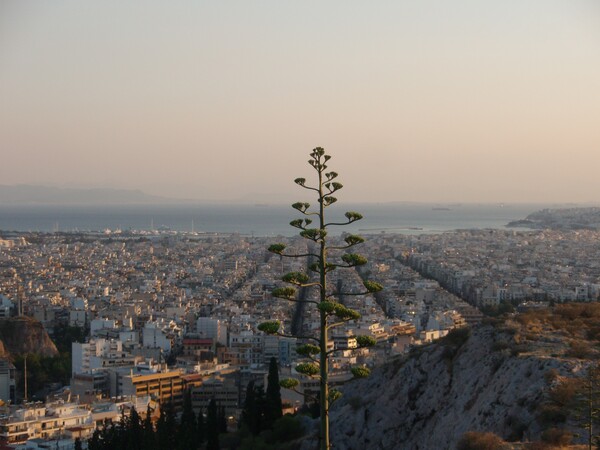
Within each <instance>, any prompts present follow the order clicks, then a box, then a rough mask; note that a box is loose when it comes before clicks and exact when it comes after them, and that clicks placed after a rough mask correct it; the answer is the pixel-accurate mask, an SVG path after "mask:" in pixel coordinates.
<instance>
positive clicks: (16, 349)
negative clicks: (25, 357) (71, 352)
mask: <svg viewBox="0 0 600 450" xmlns="http://www.w3.org/2000/svg"><path fill="white" fill-rule="evenodd" d="M0 350H4V353H5V354H6V353H8V354H11V355H16V354H20V353H37V354H40V355H42V356H56V355H58V350H57V349H56V345H54V342H52V339H50V336H48V333H47V332H46V330H45V329H44V327H43V325H42V324H41V323H40V322H39V321H37V320H34V319H32V318H30V317H25V316H20V317H11V318H10V319H4V320H0Z"/></svg>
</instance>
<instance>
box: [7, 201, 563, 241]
mask: <svg viewBox="0 0 600 450" xmlns="http://www.w3.org/2000/svg"><path fill="white" fill-rule="evenodd" d="M559 206H560V205H548V204H545V205H543V204H503V203H496V204H474V203H453V204H426V203H364V204H345V205H341V204H340V205H339V206H338V204H336V205H332V206H331V207H329V208H328V209H327V212H328V214H329V216H328V217H330V219H329V221H331V222H343V221H344V220H345V219H344V216H343V214H344V212H345V211H357V212H360V213H361V214H362V215H363V219H362V220H360V221H357V222H355V223H353V224H351V225H349V226H345V227H331V228H330V230H331V231H330V232H331V233H334V234H335V233H336V232H337V233H341V232H351V233H362V234H379V233H404V234H420V233H441V232H446V231H452V230H457V229H506V225H507V224H508V222H510V221H513V220H519V219H524V218H525V217H526V216H527V215H528V214H530V213H532V212H535V211H538V210H540V209H543V208H548V207H559ZM571 206H572V205H571ZM299 217H302V215H301V214H300V213H299V212H298V211H296V210H294V209H293V208H291V206H289V205H268V204H256V205H214V204H211V205H202V204H167V205H164V204H163V205H126V206H125V205H109V206H96V205H77V206H56V205H16V204H11V205H0V230H3V231H19V232H56V231H67V232H71V231H72V232H105V231H107V230H111V231H116V230H122V231H126V230H129V231H152V230H156V231H174V232H194V233H239V234H242V235H249V236H277V235H282V236H292V235H295V234H297V231H298V230H297V229H295V228H292V227H290V225H289V222H290V221H291V220H293V219H296V218H299Z"/></svg>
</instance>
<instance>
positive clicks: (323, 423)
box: [259, 147, 382, 450]
mask: <svg viewBox="0 0 600 450" xmlns="http://www.w3.org/2000/svg"><path fill="white" fill-rule="evenodd" d="M330 159H331V157H330V156H329V155H327V154H326V153H325V150H323V149H322V148H321V147H317V148H315V149H314V150H313V151H312V152H311V154H310V159H309V161H308V163H309V164H310V165H311V166H312V168H313V169H314V170H315V172H316V175H317V182H316V184H315V185H309V184H307V181H306V179H305V178H296V179H295V180H294V182H295V183H296V184H297V185H299V186H300V187H302V188H304V189H307V190H309V191H311V192H313V193H314V194H315V195H316V197H317V206H316V209H314V210H312V209H310V204H309V203H306V202H297V203H294V204H293V205H292V207H293V208H294V209H295V210H297V211H298V212H299V213H300V214H302V215H303V216H304V217H303V218H300V219H296V220H293V221H292V222H290V225H291V226H292V227H294V228H298V229H299V230H300V232H299V234H300V236H301V237H303V238H304V239H306V240H308V241H309V246H308V251H307V252H306V253H302V254H289V253H286V246H285V244H282V243H278V244H273V245H271V246H270V247H269V251H270V252H272V253H275V254H277V255H280V256H282V257H292V258H309V261H310V264H309V271H310V272H313V273H314V274H315V275H316V279H314V278H313V279H311V277H310V276H309V274H307V273H304V272H291V273H288V274H286V275H284V276H283V278H282V280H283V281H284V282H286V283H289V284H291V285H294V286H296V287H300V288H316V289H318V291H319V300H318V301H313V300H302V301H305V302H308V303H309V304H310V303H312V304H314V306H316V308H317V309H318V311H319V317H320V327H319V328H320V332H319V336H318V337H317V336H298V337H299V338H303V339H305V340H306V341H309V342H313V343H309V344H305V345H302V346H300V347H298V353H299V354H300V355H302V356H304V357H306V358H307V360H308V361H309V362H303V363H300V364H298V365H297V366H296V371H297V372H299V373H302V374H304V375H306V376H309V377H313V378H317V379H318V380H319V410H320V439H319V440H320V447H321V449H323V450H329V448H330V440H329V407H330V405H331V403H332V402H333V401H335V400H336V399H337V398H339V396H340V395H341V394H340V392H339V391H337V390H330V389H329V358H330V356H331V355H332V353H333V352H334V351H336V350H329V351H328V350H327V342H328V336H329V331H330V330H331V329H332V328H334V327H337V326H340V325H343V324H344V323H346V322H348V321H351V320H357V319H359V318H360V314H359V313H358V312H357V311H354V310H352V309H350V308H348V307H346V306H344V305H343V304H341V303H340V302H339V298H340V297H342V296H347V295H365V294H368V293H374V292H378V291H380V290H381V289H382V286H381V285H379V284H378V283H374V282H372V281H365V282H364V287H365V291H364V292H352V293H346V292H336V291H334V289H333V288H335V286H330V285H329V284H328V282H327V274H328V273H330V272H331V271H333V270H337V269H342V268H354V267H357V266H362V265H364V264H366V263H367V260H366V258H365V257H364V256H362V255H359V254H357V253H352V252H351V250H350V249H351V248H352V247H354V246H355V245H358V244H361V243H362V242H364V239H363V238H362V237H360V236H357V235H354V234H348V235H345V237H344V239H343V243H339V244H335V243H334V244H333V245H332V244H331V243H330V240H329V238H328V230H329V229H330V227H333V226H344V225H349V224H351V223H353V222H356V221H357V220H360V219H362V215H361V214H359V213H357V212H354V211H348V212H346V213H345V219H344V220H343V221H342V222H328V221H327V219H326V209H327V208H328V207H330V206H331V205H333V204H334V203H335V202H337V198H336V197H334V194H335V193H336V192H338V191H339V190H340V189H342V187H343V186H342V184H341V183H339V182H337V181H334V180H336V179H337V177H338V174H337V173H336V172H333V171H329V172H328V171H327V167H328V166H327V162H328V161H329V160H330ZM313 219H316V220H317V223H316V225H315V226H314V227H311V224H312V223H313ZM272 295H273V296H274V297H277V298H281V299H284V300H288V301H292V302H297V301H300V300H299V299H297V298H296V289H295V288H293V287H282V288H277V289H275V290H274V291H273V293H272ZM259 329H260V330H262V331H264V332H266V333H269V334H279V335H284V334H283V333H281V332H280V323H279V322H277V321H269V322H265V323H262V324H261V325H260V326H259ZM357 340H358V345H359V347H368V346H371V345H374V344H375V341H374V340H373V339H372V338H370V337H367V336H359V337H358V338H357ZM315 344H316V345H315ZM352 373H353V374H354V376H355V377H363V376H367V375H368V374H369V371H368V369H366V368H364V367H354V368H352ZM298 384H299V381H298V380H295V379H286V380H282V381H281V386H282V387H285V388H288V389H294V388H295V387H296V386H298Z"/></svg>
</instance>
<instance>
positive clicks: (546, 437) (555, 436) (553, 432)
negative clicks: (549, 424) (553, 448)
mask: <svg viewBox="0 0 600 450" xmlns="http://www.w3.org/2000/svg"><path fill="white" fill-rule="evenodd" d="M572 440H573V433H571V432H570V431H567V430H565V429H562V428H549V429H547V430H546V431H544V432H543V433H542V441H544V442H547V443H548V444H553V445H560V446H564V445H568V444H570V443H571V441H572Z"/></svg>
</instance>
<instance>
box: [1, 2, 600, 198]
mask: <svg viewBox="0 0 600 450" xmlns="http://www.w3.org/2000/svg"><path fill="white" fill-rule="evenodd" d="M316 146H323V147H325V148H326V150H327V151H328V152H329V153H330V154H331V155H332V156H333V159H332V160H331V168H333V169H334V170H336V171H337V172H339V173H340V181H341V182H342V183H344V185H345V189H344V191H342V192H341V193H340V196H339V197H340V200H341V201H342V200H343V201H395V200H398V201H402V200H405V201H434V202H442V201H463V202H468V201H477V202H483V201H490V202H498V201H502V202H515V201H519V202H525V201H529V202H567V201H570V202H596V203H600V4H599V3H598V2H597V1H596V0H561V1H559V0H507V1H503V2H498V1H482V0H457V1H452V2H449V1H447V0H422V1H408V0H394V1H380V2H364V1H347V0H346V1H327V2H317V1H301V2H290V1H281V0H278V1H276V0H272V1H241V0H240V1H212V2H209V1H197V0H194V1H192V0H189V1H176V2H162V1H142V0H139V1H131V2H122V1H107V0H104V1H99V2H81V1H78V0H73V1H64V0H57V1H52V2H45V1H27V0H25V1H23V0H7V1H3V2H2V3H0V157H1V158H0V184H51V185H55V186H70V187H73V186H77V187H116V188H139V189H142V190H144V191H145V192H147V193H151V194H156V195H163V196H171V197H180V198H196V199H200V200H202V199H206V200H225V201H241V200H244V201H252V202H278V201H288V200H296V199H297V198H296V197H297V196H298V194H299V191H298V188H297V186H295V185H294V183H293V182H292V180H293V179H294V178H296V177H300V176H305V177H307V178H308V177H309V176H310V167H309V166H308V164H306V161H307V159H308V153H309V152H310V150H311V149H312V148H313V147H316Z"/></svg>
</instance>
